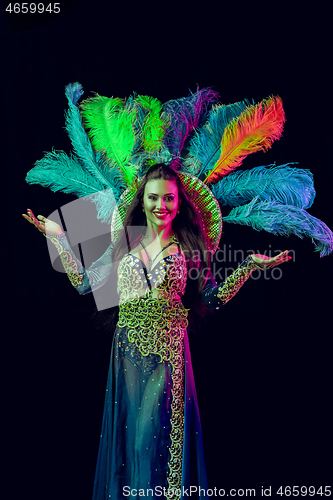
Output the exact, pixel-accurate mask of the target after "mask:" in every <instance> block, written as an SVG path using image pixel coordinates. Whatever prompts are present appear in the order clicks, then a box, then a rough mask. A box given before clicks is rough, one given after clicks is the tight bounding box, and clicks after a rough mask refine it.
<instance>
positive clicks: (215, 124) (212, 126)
mask: <svg viewBox="0 0 333 500" xmlns="http://www.w3.org/2000/svg"><path fill="white" fill-rule="evenodd" d="M249 104H250V103H249V101H247V100H244V101H240V102H236V103H234V104H228V105H224V104H223V105H222V104H219V105H216V106H214V107H213V109H212V110H211V111H210V113H209V116H208V119H207V122H206V124H205V126H204V127H202V128H201V129H200V130H198V131H197V133H196V134H195V135H194V137H193V138H192V139H191V141H190V146H189V152H188V156H187V157H186V159H185V161H184V170H185V171H187V172H189V173H191V174H193V175H196V176H198V177H199V178H203V177H204V176H205V174H206V173H207V172H209V171H210V170H211V169H212V168H213V166H214V165H215V163H216V162H217V160H218V159H219V157H220V154H221V140H222V136H223V133H224V130H225V128H226V126H227V125H228V124H229V123H230V122H231V120H233V119H234V118H236V117H237V116H239V115H240V114H241V113H242V112H243V111H244V110H245V108H246V107H247V106H249Z"/></svg>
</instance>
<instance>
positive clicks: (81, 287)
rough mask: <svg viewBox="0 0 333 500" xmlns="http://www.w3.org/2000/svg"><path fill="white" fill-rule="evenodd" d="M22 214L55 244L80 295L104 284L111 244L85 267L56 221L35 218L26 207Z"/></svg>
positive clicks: (107, 276) (108, 271)
mask: <svg viewBox="0 0 333 500" xmlns="http://www.w3.org/2000/svg"><path fill="white" fill-rule="evenodd" d="M22 215H23V217H24V218H25V219H26V220H27V221H28V222H30V223H31V224H33V225H34V226H35V227H37V229H38V230H39V231H40V232H42V233H43V234H44V236H46V238H48V239H49V240H51V241H52V243H53V244H54V245H55V247H56V249H57V250H58V253H59V255H60V259H61V262H62V265H63V266H64V269H65V271H66V273H67V276H68V278H69V280H70V282H71V283H72V285H73V286H74V287H75V288H76V290H77V291H78V292H79V293H80V294H81V295H85V294H86V293H89V292H92V291H93V290H96V289H97V288H99V287H101V286H102V285H104V283H105V282H106V281H107V279H108V278H109V276H110V274H111V272H112V260H111V254H112V250H113V244H111V245H110V246H109V247H108V248H107V250H106V251H105V252H104V254H103V255H102V257H100V258H99V259H98V260H97V261H96V262H94V263H93V264H92V265H91V266H90V267H89V269H85V268H84V267H83V265H82V264H81V262H80V261H79V260H78V259H77V257H76V256H75V254H74V252H73V250H72V249H71V247H70V245H69V243H68V240H67V238H66V236H65V234H64V233H63V232H62V229H61V227H60V226H59V225H58V224H57V223H55V222H53V221H50V220H48V219H46V218H45V217H43V216H42V215H38V216H37V218H36V217H35V216H34V214H33V213H32V211H31V210H30V209H28V215H26V214H22Z"/></svg>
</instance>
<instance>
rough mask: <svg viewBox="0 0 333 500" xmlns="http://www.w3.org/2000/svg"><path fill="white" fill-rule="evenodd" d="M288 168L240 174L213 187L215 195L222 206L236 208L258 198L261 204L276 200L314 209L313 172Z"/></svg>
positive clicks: (260, 169) (268, 167) (257, 170)
mask: <svg viewBox="0 0 333 500" xmlns="http://www.w3.org/2000/svg"><path fill="white" fill-rule="evenodd" d="M290 165H292V164H291V163H287V164H285V165H279V166H276V165H270V166H263V167H255V168H252V169H250V170H245V171H244V170H239V171H238V172H232V173H231V174H229V175H228V176H227V177H224V178H223V179H222V180H220V181H219V182H218V183H217V184H214V185H213V186H212V193H213V194H214V196H215V197H216V198H217V199H218V200H219V202H220V204H221V205H229V206H230V207H237V206H239V205H243V204H245V203H248V202H249V201H250V200H252V199H253V198H255V197H256V196H257V197H258V198H259V199H260V200H262V201H268V200H275V201H277V202H279V203H283V204H285V205H294V206H297V207H300V208H309V207H311V205H312V203H313V201H314V198H315V196H316V192H315V189H314V185H313V175H312V173H311V172H310V170H303V169H301V168H295V167H291V166H290Z"/></svg>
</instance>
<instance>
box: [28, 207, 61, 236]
mask: <svg viewBox="0 0 333 500" xmlns="http://www.w3.org/2000/svg"><path fill="white" fill-rule="evenodd" d="M27 213H28V215H26V214H22V216H23V217H24V218H25V219H26V220H27V221H28V222H30V224H33V225H34V226H36V227H37V229H38V230H39V231H41V232H42V233H44V234H49V235H50V236H59V235H60V234H63V231H62V229H61V227H60V226H59V224H57V223H56V222H53V221H52V220H49V219H47V218H46V217H44V216H43V215H38V216H37V218H36V217H35V216H34V214H33V213H32V211H31V210H30V208H28V209H27Z"/></svg>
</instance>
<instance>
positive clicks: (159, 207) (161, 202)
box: [157, 198, 165, 210]
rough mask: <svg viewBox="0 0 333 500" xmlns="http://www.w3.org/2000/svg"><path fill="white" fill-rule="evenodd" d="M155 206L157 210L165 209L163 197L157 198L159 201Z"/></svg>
mask: <svg viewBox="0 0 333 500" xmlns="http://www.w3.org/2000/svg"><path fill="white" fill-rule="evenodd" d="M157 208H158V209H159V210H164V209H165V201H164V199H163V198H159V201H158V203H157Z"/></svg>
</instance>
